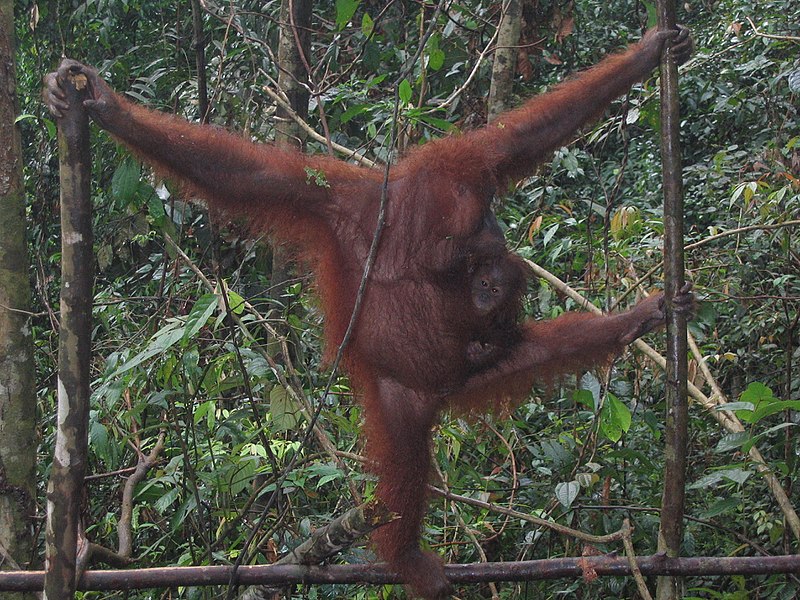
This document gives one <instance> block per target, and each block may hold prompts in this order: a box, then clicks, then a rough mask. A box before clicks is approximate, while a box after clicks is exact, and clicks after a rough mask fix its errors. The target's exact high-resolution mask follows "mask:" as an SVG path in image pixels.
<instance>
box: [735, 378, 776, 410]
mask: <svg viewBox="0 0 800 600" xmlns="http://www.w3.org/2000/svg"><path fill="white" fill-rule="evenodd" d="M773 398H774V396H773V395H772V390H771V389H769V388H768V387H767V386H765V385H764V384H763V383H761V382H759V381H754V382H753V383H751V384H750V385H748V386H747V389H746V390H745V391H743V392H742V395H741V396H739V400H741V401H742V402H752V403H753V404H754V405H756V406H758V403H759V402H765V401H770V400H772V399H773Z"/></svg>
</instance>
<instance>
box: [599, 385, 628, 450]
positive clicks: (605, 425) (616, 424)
mask: <svg viewBox="0 0 800 600" xmlns="http://www.w3.org/2000/svg"><path fill="white" fill-rule="evenodd" d="M631 421H632V418H631V411H630V410H628V407H627V406H626V405H625V403H624V402H621V401H620V400H618V399H617V397H616V396H614V394H610V393H609V394H608V397H607V398H606V402H605V404H604V405H603V408H602V410H601V411H600V431H601V432H602V433H603V435H605V436H606V437H607V438H608V439H609V440H611V441H612V442H618V441H619V440H620V438H622V434H623V433H625V432H627V431H628V429H630V427H631Z"/></svg>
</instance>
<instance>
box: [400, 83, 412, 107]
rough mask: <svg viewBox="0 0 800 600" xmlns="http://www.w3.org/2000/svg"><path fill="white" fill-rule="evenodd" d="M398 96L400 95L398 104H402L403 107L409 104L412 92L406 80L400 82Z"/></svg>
mask: <svg viewBox="0 0 800 600" xmlns="http://www.w3.org/2000/svg"><path fill="white" fill-rule="evenodd" d="M398 94H399V95H400V102H402V103H403V105H404V106H405V105H408V104H411V96H412V94H413V90H412V89H411V84H410V83H408V80H407V79H403V81H401V82H400V88H399V89H398Z"/></svg>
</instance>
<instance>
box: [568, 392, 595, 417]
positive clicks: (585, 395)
mask: <svg viewBox="0 0 800 600" xmlns="http://www.w3.org/2000/svg"><path fill="white" fill-rule="evenodd" d="M572 399H573V400H574V401H575V402H576V404H582V405H583V406H585V407H586V408H588V409H589V410H590V411H592V412H594V409H595V406H594V394H592V392H591V391H590V390H575V391H574V392H572Z"/></svg>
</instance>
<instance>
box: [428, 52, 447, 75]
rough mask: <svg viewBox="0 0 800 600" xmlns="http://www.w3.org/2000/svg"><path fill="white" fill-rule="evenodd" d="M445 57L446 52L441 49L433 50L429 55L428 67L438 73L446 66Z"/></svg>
mask: <svg viewBox="0 0 800 600" xmlns="http://www.w3.org/2000/svg"><path fill="white" fill-rule="evenodd" d="M444 57H445V54H444V50H440V49H439V48H436V49H435V50H431V52H430V53H429V54H428V66H429V67H430V68H431V69H433V70H434V71H438V70H439V69H441V68H442V67H443V66H444Z"/></svg>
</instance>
